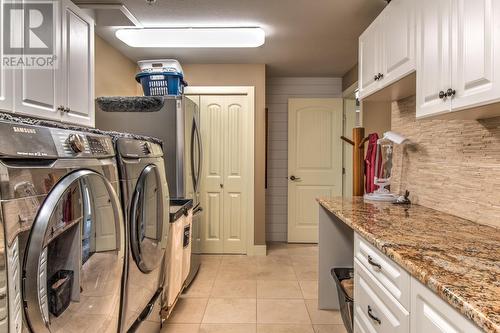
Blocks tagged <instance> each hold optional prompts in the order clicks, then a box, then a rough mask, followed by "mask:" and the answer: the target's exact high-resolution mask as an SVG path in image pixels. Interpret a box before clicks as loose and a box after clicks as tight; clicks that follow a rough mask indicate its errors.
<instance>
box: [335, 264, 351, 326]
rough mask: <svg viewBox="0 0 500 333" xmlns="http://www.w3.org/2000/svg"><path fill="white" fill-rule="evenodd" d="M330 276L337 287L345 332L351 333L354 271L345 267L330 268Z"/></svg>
mask: <svg viewBox="0 0 500 333" xmlns="http://www.w3.org/2000/svg"><path fill="white" fill-rule="evenodd" d="M331 274H332V277H333V280H334V281H335V285H336V287H337V294H338V297H339V304H340V314H341V315H342V321H343V322H344V326H345V328H346V330H347V332H348V333H352V332H353V320H354V316H353V311H354V299H353V289H352V286H353V285H354V283H353V282H354V269H353V268H345V267H339V268H332V270H331Z"/></svg>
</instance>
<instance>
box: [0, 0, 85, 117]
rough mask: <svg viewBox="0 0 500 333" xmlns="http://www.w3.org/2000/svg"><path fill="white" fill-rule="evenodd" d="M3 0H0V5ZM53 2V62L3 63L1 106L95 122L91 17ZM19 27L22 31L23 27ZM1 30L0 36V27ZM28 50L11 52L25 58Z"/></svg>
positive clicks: (25, 113)
mask: <svg viewBox="0 0 500 333" xmlns="http://www.w3.org/2000/svg"><path fill="white" fill-rule="evenodd" d="M3 1H4V0H0V5H1V6H0V7H1V8H2V9H3V8H4V6H3ZM22 3H23V4H24V3H26V4H28V3H30V2H28V1H24V2H22ZM53 4H54V6H56V8H55V9H54V10H53V13H54V14H55V15H56V16H55V17H54V20H53V24H54V28H53V31H54V34H53V36H52V40H51V44H50V43H49V45H51V46H52V54H53V56H54V57H55V60H56V62H57V65H55V66H53V67H50V68H49V67H38V68H33V67H31V66H28V65H20V66H19V65H18V66H17V67H16V68H10V67H6V66H4V65H3V62H2V65H1V67H0V110H1V111H4V112H8V113H14V114H17V115H23V116H29V117H35V118H43V119H49V120H55V121H62V122H65V123H70V124H77V125H83V126H94V20H93V19H92V18H90V17H89V16H87V15H86V14H85V13H84V12H83V11H82V10H81V9H80V8H78V7H77V6H76V5H75V4H73V3H72V2H71V1H69V0H61V1H54V2H53ZM2 9H0V11H1V10H2ZM2 14H3V13H2ZM19 24H22V22H20V23H19ZM0 29H4V27H3V26H2V27H0ZM19 30H20V31H19V32H20V33H21V30H22V29H19ZM1 33H2V35H4V33H3V31H1ZM22 37H23V36H19V38H22ZM21 40H22V39H21ZM42 42H43V41H42ZM2 51H3V49H2ZM29 52H30V50H27V48H26V46H25V47H24V48H22V49H21V53H23V54H20V55H16V57H29V56H30V55H29ZM2 56H7V55H6V54H2Z"/></svg>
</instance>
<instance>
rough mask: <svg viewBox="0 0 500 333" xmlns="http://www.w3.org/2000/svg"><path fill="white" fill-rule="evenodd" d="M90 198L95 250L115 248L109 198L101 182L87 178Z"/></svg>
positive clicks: (113, 214) (112, 216)
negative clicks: (92, 210) (93, 221)
mask: <svg viewBox="0 0 500 333" xmlns="http://www.w3.org/2000/svg"><path fill="white" fill-rule="evenodd" d="M89 182H90V187H89V190H90V191H91V198H92V201H93V202H92V203H93V206H92V207H93V208H94V212H93V215H94V218H95V220H96V221H97V223H95V228H96V229H95V251H96V252H104V251H112V250H115V249H116V226H115V213H114V211H113V206H112V204H111V201H110V200H109V194H108V191H107V189H106V187H105V186H104V184H103V183H102V182H100V181H99V180H96V179H94V178H89Z"/></svg>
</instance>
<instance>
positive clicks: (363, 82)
mask: <svg viewBox="0 0 500 333" xmlns="http://www.w3.org/2000/svg"><path fill="white" fill-rule="evenodd" d="M359 64H360V66H359V94H360V96H361V97H363V96H368V95H370V94H372V93H373V92H374V91H376V90H377V89H378V87H379V86H378V75H379V73H380V71H381V69H380V31H379V22H378V21H375V22H373V23H372V24H371V25H370V26H369V27H368V29H366V31H365V32H364V33H363V34H362V35H361V36H360V37H359Z"/></svg>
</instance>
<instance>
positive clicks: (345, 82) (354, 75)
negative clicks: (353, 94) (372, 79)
mask: <svg viewBox="0 0 500 333" xmlns="http://www.w3.org/2000/svg"><path fill="white" fill-rule="evenodd" d="M357 81H358V64H356V65H354V67H353V68H351V69H350V70H349V71H348V72H347V73H345V74H344V76H343V77H342V91H345V90H346V89H347V88H349V87H350V86H352V85H353V84H354V83H356V82H357Z"/></svg>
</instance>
